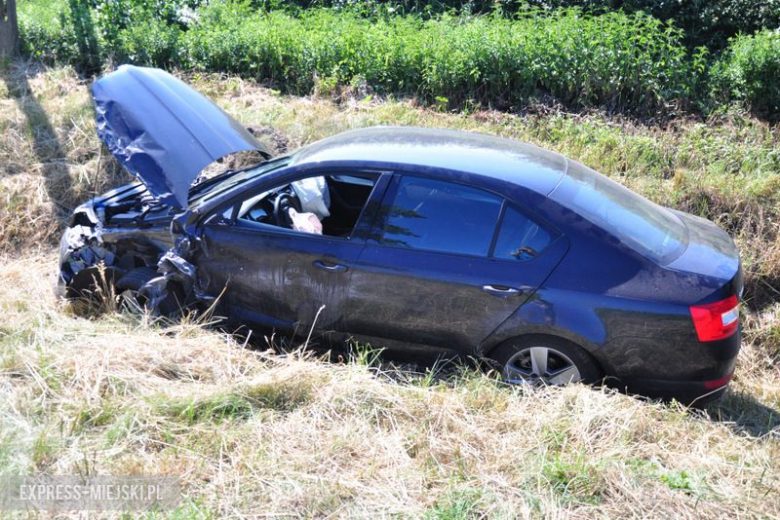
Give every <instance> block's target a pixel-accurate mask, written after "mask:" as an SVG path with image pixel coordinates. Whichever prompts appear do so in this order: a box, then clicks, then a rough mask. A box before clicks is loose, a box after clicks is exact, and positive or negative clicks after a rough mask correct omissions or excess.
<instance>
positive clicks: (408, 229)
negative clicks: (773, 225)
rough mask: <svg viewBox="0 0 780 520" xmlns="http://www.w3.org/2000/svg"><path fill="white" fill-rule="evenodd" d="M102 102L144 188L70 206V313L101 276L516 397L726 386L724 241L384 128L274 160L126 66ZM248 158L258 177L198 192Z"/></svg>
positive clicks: (688, 224)
mask: <svg viewBox="0 0 780 520" xmlns="http://www.w3.org/2000/svg"><path fill="white" fill-rule="evenodd" d="M93 93H94V96H95V105H96V112H97V117H98V133H99V135H100V137H101V139H102V140H103V141H104V142H105V143H106V145H107V146H108V148H109V149H110V150H111V152H112V153H113V154H114V155H115V156H116V157H117V159H118V160H119V162H120V163H121V164H122V165H123V166H124V167H125V168H126V169H127V170H128V171H130V172H131V173H133V174H134V175H136V176H137V177H138V178H139V179H140V181H141V182H139V183H136V184H131V185H128V186H125V187H122V188H118V189H115V190H113V191H111V192H109V193H107V194H105V195H103V196H100V197H97V198H95V199H93V200H91V201H89V202H87V203H86V204H84V205H82V206H80V207H79V208H77V209H76V210H75V212H74V214H73V218H72V221H71V225H70V227H69V228H68V229H67V230H66V232H65V234H64V236H63V240H62V247H61V261H60V266H61V269H60V282H61V283H60V286H61V288H62V290H63V292H64V294H66V295H68V296H77V295H80V294H83V293H84V292H85V291H88V290H89V289H90V287H91V283H93V280H94V278H95V274H96V272H97V271H98V269H99V268H98V266H99V265H100V264H102V265H103V267H101V268H100V269H105V272H106V273H108V275H109V278H110V279H111V280H112V281H113V282H114V283H115V285H116V287H117V289H118V290H119V291H120V292H122V293H123V294H125V295H128V296H131V297H134V298H142V299H143V301H144V302H145V303H146V304H147V305H148V306H149V307H150V308H152V309H156V310H157V311H159V312H163V313H169V312H175V310H176V309H177V308H179V307H180V306H183V305H187V306H202V307H209V306H212V305H214V306H215V307H216V309H217V312H218V314H220V315H222V316H224V317H225V318H226V319H227V320H228V321H229V322H232V323H234V324H240V325H246V326H248V327H250V328H254V327H263V328H269V327H270V328H273V329H276V330H280V331H284V332H288V333H291V334H299V335H304V336H307V335H308V334H309V333H310V331H314V333H315V335H316V336H317V337H318V338H319V339H320V340H321V341H327V342H343V341H346V340H348V339H355V340H357V341H361V342H368V343H371V344H372V345H373V346H375V347H391V348H396V347H400V348H404V349H412V351H417V352H419V351H420V349H423V351H425V352H442V353H444V352H447V353H452V352H454V353H457V354H461V355H468V356H476V357H478V358H481V359H489V360H491V362H492V363H493V364H494V365H496V366H497V367H498V368H499V370H500V371H501V372H502V374H503V377H504V378H505V379H506V380H507V381H510V382H516V383H531V384H550V385H561V384H567V383H573V382H578V381H583V382H588V383H591V382H598V381H602V380H606V381H607V382H608V383H610V384H612V385H615V386H618V387H620V388H623V389H627V390H628V391H631V392H636V393H640V394H644V395H648V396H652V397H662V398H677V399H679V400H682V401H685V402H694V401H695V402H697V403H702V402H704V401H706V400H709V399H711V398H713V397H716V396H718V395H720V394H721V393H722V391H723V390H724V389H725V388H726V386H727V385H728V383H729V381H730V379H731V377H732V375H733V372H734V366H735V362H736V358H737V354H738V352H739V348H740V330H739V313H738V298H739V295H740V292H741V290H742V279H741V270H740V261H739V255H738V252H737V249H736V247H735V246H734V243H733V241H732V240H731V239H730V238H729V236H728V235H727V234H726V233H725V232H723V231H722V230H721V229H719V228H718V227H717V226H715V225H714V224H713V223H711V222H709V221H707V220H704V219H701V218H698V217H695V216H692V215H688V214H685V213H681V212H678V211H674V210H671V209H667V208H663V207H660V206H658V205H656V204H654V203H652V202H650V201H648V200H646V199H644V198H643V197H641V196H639V195H636V194H635V193H633V192H631V191H630V190H628V189H626V188H624V187H622V186H621V185H619V184H617V183H615V182H613V181H611V180H610V179H608V178H606V177H604V176H602V175H600V174H598V173H596V172H594V171H593V170H590V169H589V168H587V167H585V166H583V165H581V164H579V163H576V162H574V161H571V160H569V159H567V158H565V157H563V156H561V155H559V154H555V153H552V152H548V151H545V150H542V149H540V148H537V147H535V146H532V145H528V144H522V143H519V142H516V141H511V140H506V139H499V138H496V137H489V136H485V135H479V134H472V133H465V132H453V131H444V130H432V129H423V128H392V127H381V128H370V129H359V130H354V131H351V132H346V133H343V134H340V135H337V136H335V137H331V138H329V139H325V140H323V141H319V142H317V143H314V144H312V145H309V146H307V147H305V148H302V149H300V150H298V151H296V152H294V153H292V154H290V155H288V156H285V157H280V158H271V154H270V153H268V151H267V150H266V149H265V148H264V147H263V146H262V145H261V144H260V143H259V142H258V141H256V140H255V138H254V137H253V136H252V135H251V134H250V133H249V132H247V130H246V129H244V128H243V127H241V125H239V124H238V123H237V122H236V121H234V120H233V119H232V118H230V117H229V116H228V115H227V114H225V113H224V112H222V111H221V110H220V109H219V108H217V107H216V106H215V105H213V104H212V103H211V102H210V101H209V100H207V99H206V98H204V97H203V96H201V95H200V94H198V93H197V92H195V91H194V90H192V89H191V88H189V87H188V86H187V85H185V84H184V83H182V82H181V81H179V80H177V79H175V78H173V77H172V76H170V75H168V74H167V73H164V72H162V71H158V70H154V69H143V68H137V67H130V66H123V67H120V69H119V70H117V71H116V72H114V73H112V74H109V75H108V76H106V77H104V78H102V79H101V80H99V81H97V82H96V83H95V85H94V87H93ZM242 150H255V151H258V152H259V153H260V157H264V159H263V160H261V161H260V163H259V164H257V165H255V166H252V167H249V168H245V169H242V170H238V171H228V172H225V173H222V174H220V175H218V176H216V177H212V178H203V176H202V175H201V171H202V170H203V169H204V167H205V166H207V165H208V164H209V163H211V162H213V161H215V160H217V159H219V158H221V157H223V156H225V155H226V154H229V153H233V152H237V151H242Z"/></svg>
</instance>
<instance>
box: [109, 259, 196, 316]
mask: <svg viewBox="0 0 780 520" xmlns="http://www.w3.org/2000/svg"><path fill="white" fill-rule="evenodd" d="M159 276H162V275H161V274H160V273H158V272H157V269H156V268H154V267H137V268H135V269H131V270H130V271H128V272H127V274H125V275H124V276H123V277H122V278H120V279H119V280H118V281H117V282H116V288H117V293H119V295H120V297H121V298H122V299H124V300H125V301H128V303H130V304H129V305H127V307H128V308H130V309H134V308H138V307H141V308H144V307H145V306H146V301H145V298H143V296H141V294H140V293H139V291H140V290H141V288H142V287H143V286H144V285H146V284H147V283H148V282H149V281H150V280H152V279H154V278H157V277H159ZM167 289H168V295H167V296H166V297H165V298H164V299H163V300H162V301H161V302H160V305H159V306H158V308H157V311H158V312H159V314H160V315H162V316H169V317H172V316H178V315H180V314H181V313H182V310H183V309H184V308H185V297H184V291H183V290H182V289H181V287H180V286H179V284H177V283H170V282H169V283H168V287H167ZM131 302H132V303H131Z"/></svg>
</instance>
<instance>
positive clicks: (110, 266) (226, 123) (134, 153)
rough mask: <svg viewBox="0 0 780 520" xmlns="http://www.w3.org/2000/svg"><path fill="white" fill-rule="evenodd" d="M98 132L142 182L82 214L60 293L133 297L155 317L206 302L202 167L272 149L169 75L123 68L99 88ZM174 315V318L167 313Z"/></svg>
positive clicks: (72, 229)
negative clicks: (199, 227)
mask: <svg viewBox="0 0 780 520" xmlns="http://www.w3.org/2000/svg"><path fill="white" fill-rule="evenodd" d="M92 93H93V97H94V103H95V114H96V121H97V133H98V136H99V137H100V139H101V140H102V141H103V143H104V144H105V145H106V147H107V148H108V150H109V151H110V152H111V154H112V155H113V156H114V157H115V158H116V159H117V160H118V161H119V163H120V164H121V165H122V166H123V167H124V168H125V169H126V170H127V171H128V172H129V173H130V174H132V175H133V176H135V177H136V178H138V180H139V181H140V182H138V183H134V184H129V185H127V186H123V187H121V188H116V189H114V190H111V191H109V192H108V193H106V194H104V195H101V196H99V197H96V198H94V199H92V200H90V201H89V202H87V203H85V204H82V205H81V206H79V207H78V208H76V210H75V211H74V212H73V215H72V217H71V221H70V223H69V225H68V228H67V229H66V230H65V232H64V234H63V236H62V240H61V242H60V276H59V283H58V293H59V294H61V295H62V296H64V297H67V298H77V297H83V296H86V297H89V296H90V294H94V292H95V291H96V290H97V289H98V288H100V287H101V286H103V285H107V284H111V285H113V287H114V288H116V289H117V291H118V292H121V291H123V290H132V291H133V292H134V293H135V294H137V295H138V296H140V297H142V298H143V300H144V302H145V306H146V307H147V308H150V309H153V310H154V309H160V310H162V309H163V306H164V304H165V302H166V301H167V300H169V299H170V295H171V293H172V292H176V293H177V298H176V299H177V303H178V304H180V305H181V304H184V303H185V302H192V301H204V300H207V297H206V295H205V294H204V293H203V291H202V290H201V288H200V286H199V285H198V281H197V276H196V268H195V266H194V265H192V264H191V263H190V262H189V261H188V260H187V258H190V257H189V256H188V255H190V254H191V253H192V252H193V251H194V249H196V248H197V238H196V237H194V236H193V228H192V226H193V225H194V212H193V211H190V210H189V209H188V208H189V190H190V189H192V186H193V184H197V182H198V177H199V175H200V174H201V172H202V171H203V169H204V168H205V167H206V166H208V165H209V164H212V163H213V162H215V161H217V160H219V159H221V158H223V157H225V156H227V155H230V154H233V153H237V152H246V151H253V152H258V153H259V154H260V155H261V156H262V157H264V158H265V159H268V158H269V157H270V155H271V154H270V153H269V151H268V150H267V149H266V148H265V147H264V146H263V145H262V144H261V143H259V142H258V141H257V140H256V139H255V138H254V137H253V136H252V135H251V134H250V133H249V132H248V131H247V130H246V128H244V127H243V126H241V124H239V123H238V122H237V121H235V120H234V119H233V118H231V117H230V116H229V115H228V114H227V113H225V112H224V111H223V110H222V109H220V108H219V107H218V106H216V105H215V104H214V103H213V102H211V101H210V100H209V99H208V98H206V97H204V96H203V95H202V94H200V93H198V92H197V91H195V90H193V89H192V88H191V87H189V86H187V85H186V84H185V83H183V82H182V81H180V80H178V79H177V78H175V77H173V76H171V75H170V74H168V73H167V72H164V71H161V70H158V69H149V68H143V67H134V66H130V65H122V66H121V67H119V68H118V69H117V70H116V71H115V72H112V73H111V74H108V75H106V76H104V77H103V78H101V79H99V80H98V81H96V82H95V83H94V85H93V87H92ZM163 313H165V312H163Z"/></svg>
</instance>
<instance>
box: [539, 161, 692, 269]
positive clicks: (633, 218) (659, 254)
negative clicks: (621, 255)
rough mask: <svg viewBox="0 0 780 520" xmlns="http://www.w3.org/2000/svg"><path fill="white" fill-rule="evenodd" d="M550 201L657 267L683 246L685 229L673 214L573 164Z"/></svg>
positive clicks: (669, 259)
mask: <svg viewBox="0 0 780 520" xmlns="http://www.w3.org/2000/svg"><path fill="white" fill-rule="evenodd" d="M550 198H551V199H552V200H554V201H556V202H558V203H560V204H562V205H564V206H566V207H568V208H570V209H572V210H574V211H575V212H577V213H578V214H580V215H581V216H582V217H583V218H586V219H587V220H589V221H590V222H592V223H593V224H595V225H597V226H599V227H600V228H602V229H603V230H604V231H606V232H608V233H610V234H611V235H612V236H614V237H615V238H617V239H618V240H619V241H620V242H621V243H623V244H625V245H626V246H628V247H630V248H632V249H633V250H635V251H637V252H639V253H641V254H643V255H644V256H646V257H648V258H650V259H651V260H653V261H654V262H656V263H657V264H659V265H667V264H669V263H670V262H672V261H673V260H674V259H676V258H677V257H679V256H680V255H681V254H682V252H683V251H684V250H685V248H686V246H687V243H688V232H687V229H686V227H685V225H684V224H683V223H682V222H681V221H680V219H679V218H678V217H677V216H676V215H675V214H674V213H672V212H671V211H669V210H668V209H666V208H663V207H661V206H659V205H657V204H654V203H653V202H650V201H649V200H647V199H645V198H644V197H641V196H639V195H637V194H636V193H634V192H632V191H631V190H629V189H628V188H625V187H624V186H621V185H620V184H618V183H617V182H615V181H613V180H611V179H609V178H607V177H605V176H604V175H601V174H599V173H597V172H595V171H593V170H591V169H590V168H587V167H586V166H583V165H581V164H578V163H575V162H574V161H571V162H570V166H569V169H568V171H567V174H566V175H565V176H564V178H563V179H562V180H561V183H560V184H559V185H558V186H557V187H556V188H555V189H554V190H553V191H552V193H550Z"/></svg>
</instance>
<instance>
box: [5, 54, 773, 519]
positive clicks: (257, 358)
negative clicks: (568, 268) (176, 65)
mask: <svg viewBox="0 0 780 520" xmlns="http://www.w3.org/2000/svg"><path fill="white" fill-rule="evenodd" d="M2 78H3V81H2V82H0V131H1V133H2V139H0V244H1V245H2V250H3V253H2V255H3V257H2V262H0V264H1V265H0V313H2V316H3V320H2V325H0V385H2V389H3V398H2V400H0V468H2V470H1V471H4V472H8V473H28V472H31V473H35V472H47V473H51V474H73V473H88V474H96V473H101V474H105V473H110V474H172V475H181V477H182V481H183V483H184V490H185V494H186V496H187V500H186V502H185V503H184V504H183V505H182V506H181V508H180V510H179V511H178V513H180V516H185V517H186V516H204V517H208V516H222V515H225V514H240V513H245V514H246V513H250V512H256V513H265V514H274V513H290V512H293V513H297V514H304V515H305V514H309V515H323V516H324V515H328V514H338V515H345V514H355V515H361V516H367V515H369V514H374V513H383V514H402V515H412V516H423V515H428V516H430V517H440V518H460V517H465V516H468V515H491V516H492V515H495V516H506V517H511V516H514V515H521V516H541V515H547V516H553V515H566V514H569V515H572V514H573V515H576V516H583V517H585V516H588V517H590V516H592V515H611V516H636V517H671V516H674V517H677V516H689V517H690V516H697V515H706V516H729V517H733V516H736V515H742V516H759V515H768V516H776V515H778V514H780V499H778V490H779V488H780V462H778V461H779V460H780V457H779V456H780V440H779V439H778V430H777V428H778V425H780V416H778V412H777V410H778V409H779V408H780V371H778V368H777V366H776V362H777V359H778V351H779V350H780V348H779V347H780V321H778V312H780V306H778V304H777V303H775V302H777V301H778V298H777V296H778V289H779V288H780V284H778V281H779V280H780V264H779V263H778V261H779V259H780V256H778V255H779V254H780V253H779V252H778V251H779V249H778V239H777V226H778V214H779V213H780V206H779V205H778V202H779V198H780V195H778V186H779V185H780V182H779V180H780V175H778V173H780V154H778V147H777V140H778V131H777V129H776V128H774V129H773V128H771V127H769V126H767V125H766V124H764V123H761V122H758V121H756V120H754V119H750V118H747V117H743V116H741V115H738V114H734V115H732V116H729V117H724V118H722V119H717V120H711V121H709V122H708V124H703V123H699V122H695V121H687V120H676V121H674V122H673V123H671V124H670V125H668V127H666V128H663V129H662V128H658V127H646V126H642V125H639V124H636V123H632V122H630V121H622V120H619V119H614V118H613V119H610V118H607V117H605V116H602V115H599V114H598V113H594V114H591V115H587V114H578V115H571V114H565V113H560V112H549V111H544V110H541V109H540V110H539V111H533V110H532V111H530V112H529V113H527V114H526V115H520V116H518V115H507V114H503V113H498V112H492V111H475V112H472V113H468V114H452V113H442V112H436V111H433V110H431V109H425V108H420V107H418V106H416V105H415V103H414V102H412V101H381V100H378V99H376V98H374V99H370V98H362V97H361V96H357V97H355V95H354V92H353V93H350V92H348V91H347V92H343V93H342V96H341V97H340V99H339V100H338V102H336V101H334V100H332V99H326V98H322V97H319V98H317V97H315V98H297V97H288V96H282V95H279V94H278V93H274V92H273V91H269V90H267V89H263V88H260V87H258V86H256V85H254V84H253V83H251V82H246V81H243V80H240V79H236V78H234V77H224V76H223V77H216V76H207V75H198V76H195V77H189V78H188V81H191V82H192V83H194V85H195V86H196V87H197V88H198V89H200V90H201V91H202V92H204V93H206V94H207V95H209V96H211V97H213V98H214V99H215V100H217V102H218V103H219V104H220V105H221V106H223V107H224V108H225V109H227V110H228V112H230V113H231V114H233V115H234V116H236V117H237V118H238V119H239V120H241V121H242V122H243V123H245V124H247V125H249V126H252V127H254V128H255V129H257V130H258V131H259V132H260V133H261V134H262V135H263V138H264V139H266V140H267V141H268V142H269V144H271V145H272V146H273V147H274V148H275V149H277V150H279V151H280V152H282V151H284V150H285V149H290V148H294V147H296V146H298V145H301V144H305V143H308V142H311V141H313V140H316V139H319V138H321V137H325V136H327V135H331V134H334V133H336V132H338V131H341V130H344V129H348V128H355V127H361V126H369V125H375V124H403V125H412V124H413V125H424V126H437V127H449V128H459V129H468V130H473V131H481V132H486V133H490V134H496V135H502V136H507V137H513V138H517V139H521V140H525V141H530V142H534V143H537V144H540V145H542V146H545V147H548V148H552V149H555V150H558V151H561V152H563V153H565V154H567V155H570V156H571V157H573V158H575V159H578V160H581V161H582V162H584V163H586V164H588V165H589V166H592V167H594V168H596V169H598V170H600V171H602V172H604V173H606V174H608V175H610V176H612V177H614V178H616V179H618V180H619V181H620V182H623V183H625V184H627V185H629V186H631V187H632V188H634V189H636V190H638V191H640V192H642V193H644V194H645V195H647V196H649V197H650V198H652V199H654V200H656V201H659V202H661V203H664V204H669V205H672V206H674V207H677V208H682V209H685V210H688V211H693V212H695V213H698V214H702V215H705V216H708V217H710V218H712V219H714V220H716V221H718V222H719V223H720V224H721V225H723V226H724V227H726V228H727V229H728V230H729V231H730V232H731V233H732V235H734V236H735V238H736V239H737V241H738V242H739V245H740V247H741V249H742V252H743V256H744V262H745V268H746V271H747V273H748V293H747V296H748V298H749V300H750V306H751V308H750V309H745V313H744V322H745V328H746V335H745V345H744V351H743V353H742V355H741V358H740V362H739V366H738V369H737V375H736V378H735V381H734V384H733V387H732V389H731V390H730V391H729V393H728V395H727V396H726V398H725V399H724V400H723V401H722V402H720V403H719V404H717V405H715V406H713V407H711V408H710V409H709V410H708V411H707V414H699V413H688V412H685V411H684V410H681V409H680V408H677V407H675V406H667V405H661V404H654V403H646V402H643V401H640V400H637V399H633V398H630V397H626V396H621V395H613V394H610V393H606V392H602V391H598V390H592V389H589V388H585V387H572V388H567V389H564V390H554V389H551V390H546V391H521V390H519V389H515V388H507V387H504V386H502V385H500V384H497V383H496V382H494V381H493V380H491V379H489V378H486V377H483V376H481V375H478V374H473V373H469V372H465V371H464V373H463V374H462V375H461V376H458V377H454V378H451V379H449V380H447V381H439V380H437V379H436V378H432V377H425V376H420V377H415V376H413V375H409V374H407V375H405V376H397V377H394V378H386V377H383V375H382V373H381V371H379V372H378V371H376V370H372V369H369V368H368V367H367V366H366V365H365V363H361V362H353V363H346V364H331V363H325V362H319V361H315V360H302V359H298V358H296V357H294V356H293V357H288V358H284V359H283V358H279V357H275V356H271V355H265V354H262V353H260V352H257V351H253V350H248V349H246V348H243V346H242V345H240V344H237V343H235V342H234V341H233V340H231V339H230V338H227V337H225V336H223V335H221V334H219V333H217V332H213V331H210V330H205V329H204V328H202V327H200V326H199V325H198V324H195V323H184V324H175V325H165V324H159V323H149V322H148V321H145V320H143V319H138V318H133V317H131V316H127V315H122V314H110V315H105V316H102V317H99V318H95V319H84V318H79V317H76V316H74V315H73V313H72V312H71V311H70V310H69V308H68V307H67V306H65V305H63V304H62V303H60V302H57V301H56V300H55V299H54V298H53V296H52V292H51V287H52V284H53V283H54V275H53V273H54V271H55V257H56V251H55V244H56V238H57V234H58V232H59V230H60V229H61V226H62V215H63V214H64V213H65V212H66V211H67V210H68V209H69V208H72V207H73V205H74V204H76V203H77V202H78V201H81V200H83V199H85V198H87V197H88V196H90V195H92V194H93V193H97V192H101V191H103V190H104V189H105V188H107V187H108V186H111V185H116V184H118V183H120V182H124V180H125V179H124V177H123V175H122V174H121V172H119V171H117V170H116V169H115V168H114V167H113V165H112V163H111V161H109V160H108V158H107V157H106V156H105V155H101V152H100V147H99V144H98V140H97V138H96V137H95V135H94V123H93V120H92V113H91V108H90V103H89V97H88V90H87V86H86V84H84V83H82V82H80V81H79V80H78V79H77V77H76V76H75V74H74V73H73V72H72V71H71V70H70V69H68V68H54V69H50V70H41V71H39V70H35V69H31V68H26V67H19V66H17V65H12V66H11V67H10V69H8V70H5V71H3V73H2ZM398 377H401V379H404V377H405V378H406V379H407V381H403V382H399V381H398Z"/></svg>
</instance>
